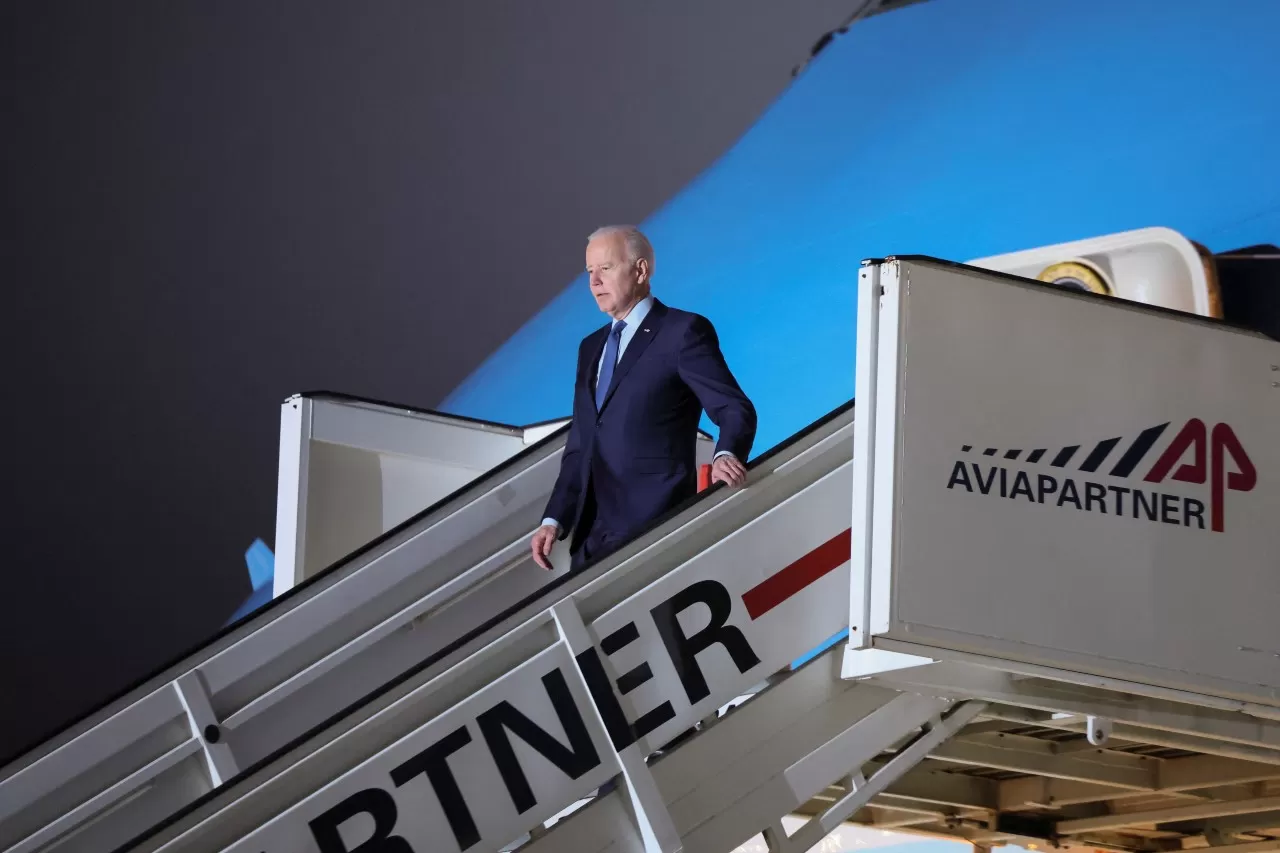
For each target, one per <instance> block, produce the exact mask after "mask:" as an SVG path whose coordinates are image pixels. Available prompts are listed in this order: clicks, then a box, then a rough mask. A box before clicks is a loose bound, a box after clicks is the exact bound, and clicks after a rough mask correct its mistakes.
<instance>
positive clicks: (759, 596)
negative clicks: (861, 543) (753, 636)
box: [742, 529, 853, 619]
mask: <svg viewBox="0 0 1280 853" xmlns="http://www.w3.org/2000/svg"><path fill="white" fill-rule="evenodd" d="M852 552H853V530H852V529H849V530H846V531H844V532H843V533H840V534H837V535H836V536H833V537H832V538H831V539H828V540H827V541H826V542H823V543H822V544H821V545H819V546H818V547H817V548H814V549H813V550H812V551H810V552H809V553H808V554H805V555H804V556H803V557H801V558H800V559H798V560H796V561H795V562H794V563H792V564H791V565H789V566H787V567H786V568H785V569H783V570H782V571H780V572H777V573H775V574H772V575H770V576H769V577H767V578H765V579H764V580H762V581H761V582H760V583H758V584H756V585H755V586H753V587H752V588H751V589H749V590H747V591H746V592H744V593H743V594H742V603H743V604H745V605H747V613H749V614H750V615H751V618H752V619H759V618H760V617H761V616H763V615H764V614H766V613H768V612H769V611H770V610H772V609H773V608H775V607H777V606H778V605H779V604H781V603H782V602H784V601H786V600H787V599H788V598H790V597H791V596H793V595H795V594H796V593H797V592H799V591H800V590H802V589H804V588H805V587H807V586H808V585H809V584H811V583H813V582H814V581H816V580H818V578H820V577H822V576H823V575H825V574H827V573H828V572H830V571H833V570H834V569H836V568H838V567H839V566H841V565H843V564H845V563H847V562H848V561H849V555H850V554H851V553H852Z"/></svg>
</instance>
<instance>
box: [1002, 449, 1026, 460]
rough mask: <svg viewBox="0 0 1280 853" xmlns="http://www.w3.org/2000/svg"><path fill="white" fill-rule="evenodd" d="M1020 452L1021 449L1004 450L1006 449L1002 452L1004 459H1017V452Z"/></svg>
mask: <svg viewBox="0 0 1280 853" xmlns="http://www.w3.org/2000/svg"><path fill="white" fill-rule="evenodd" d="M1020 453H1022V451H1021V450H1006V451H1005V452H1004V458H1005V459H1017V458H1018V454H1020Z"/></svg>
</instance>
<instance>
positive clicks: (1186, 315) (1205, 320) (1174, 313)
mask: <svg viewBox="0 0 1280 853" xmlns="http://www.w3.org/2000/svg"><path fill="white" fill-rule="evenodd" d="M886 261H923V262H924V263H928V264H934V265H936V266H940V267H950V268H952V269H958V270H964V271H965V272H974V273H980V274H982V275H986V276H991V277H993V278H1002V279H1005V280H1006V281H1011V282H1016V283H1018V284H1021V285H1031V286H1034V287H1042V288H1047V289H1049V290H1052V291H1053V292H1054V293H1061V294H1064V295H1066V296H1071V297H1075V298H1078V299H1096V300H1101V301H1104V302H1119V303H1120V304H1121V305H1127V306H1129V307H1132V308H1138V309H1141V310H1143V311H1149V312H1152V313H1155V314H1165V315H1167V316H1170V317H1177V318H1179V319H1182V320H1194V321H1196V322H1199V323H1202V324H1204V325H1209V326H1220V327H1222V328H1224V329H1229V330H1231V331H1235V332H1244V333H1245V334H1248V335H1253V336H1254V337H1258V338H1262V339H1263V340H1268V341H1274V340H1276V339H1275V338H1273V337H1271V336H1270V335H1268V334H1267V333H1266V332H1262V331H1259V330H1258V329H1254V328H1251V327H1249V326H1246V325H1244V324H1242V323H1235V322H1232V321H1230V320H1223V319H1220V318H1218V317H1206V316H1204V315H1203V314H1195V313H1192V312H1190V311H1179V310H1178V309H1177V308H1166V307H1165V306H1163V305H1152V304H1150V303H1148V302H1138V301H1137V300H1135V299H1125V298H1124V297H1121V296H1108V295H1106V294H1102V293H1093V292H1091V291H1087V290H1070V289H1068V288H1065V287H1060V286H1058V285H1056V284H1053V283H1052V282H1048V281H1040V279H1037V278H1026V277H1024V276H1020V275H1014V274H1013V273H1008V272H1001V271H999V270H989V269H986V268H985V267H975V266H973V265H971V264H962V263H960V262H959V261H944V260H942V259H941V258H934V257H931V256H929V255H890V256H889V257H887V258H885V259H884V260H883V261H875V262H873V264H878V263H884V262H886Z"/></svg>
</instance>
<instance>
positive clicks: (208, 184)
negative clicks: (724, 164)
mask: <svg viewBox="0 0 1280 853" xmlns="http://www.w3.org/2000/svg"><path fill="white" fill-rule="evenodd" d="M859 5H861V0H803V2H794V0H665V2H654V0H646V2H643V3H640V2H622V0H577V2H571V1H570V0H503V2H499V0H421V2H414V3H410V2H381V3H368V4H365V3H351V2H341V3H339V2H298V0H293V2H285V1H284V0H280V2H272V3H263V2H222V0H220V2H216V3H214V2H206V3H195V2H187V3H176V2H172V0H163V2H161V0H156V1H155V2H132V0H131V1H130V2H123V0H121V2H109V3H104V2H100V0H94V2H80V3H71V2H64V3H59V2H39V0H33V2H21V3H19V2H10V3H7V4H5V5H4V6H3V9H2V10H0V116H3V119H2V121H0V182H2V183H0V276H2V279H3V284H4V296H5V301H6V302H7V303H8V304H7V307H6V310H5V311H4V312H3V315H2V316H3V317H4V321H3V327H2V328H3V333H4V334H3V341H4V343H3V347H4V350H3V364H4V366H5V368H6V371H5V380H6V382H5V384H6V386H7V387H6V388H5V393H4V396H3V399H4V400H5V407H4V416H3V424H4V430H5V432H4V439H5V440H4V447H5V450H6V457H7V458H6V460H5V465H4V473H5V476H4V482H5V487H6V488H5V491H6V494H7V500H6V503H7V504H8V505H9V507H10V509H9V510H8V511H7V512H6V513H4V516H3V517H4V519H5V526H6V529H5V536H4V541H5V544H6V546H7V547H6V549H5V552H4V564H3V565H4V568H3V579H4V593H3V596H2V597H0V756H2V755H9V754H10V753H11V752H12V751H13V750H15V749H17V748H19V747H21V746H23V745H25V744H27V743H28V741H30V739H31V738H33V737H36V736H39V735H41V734H44V733H45V732H47V731H49V730H50V729H51V728H54V727H57V726H59V725H60V724H62V723H65V722H68V721H69V720H70V719H71V718H73V717H75V716H77V715H79V714H80V713H81V712H83V711H84V710H87V708H88V707H89V706H91V705H93V704H96V703H97V702H99V701H101V700H103V699H105V698H106V697H107V696H108V695H110V694H112V693H114V692H116V691H117V690H119V689H120V688H122V687H123V686H125V684H127V683H128V682H130V681H132V680H133V679H135V678H138V677H140V676H142V675H144V674H145V673H146V672H147V671H149V670H151V669H152V668H154V667H156V666H158V665H159V664H161V663H163V662H164V661H166V660H167V659H169V658H171V657H172V656H174V655H176V654H178V653H179V652H181V651H183V650H185V649H186V648H188V647H189V646H191V645H192V644H194V643H197V642H199V641H200V640H201V639H202V638H203V637H204V636H206V635H208V634H210V633H212V632H213V631H215V630H216V629H217V628H218V627H219V626H220V625H221V624H222V623H223V621H224V620H225V619H226V618H227V617H228V616H230V614H231V613H232V611H233V610H234V609H235V608H236V607H237V606H238V605H239V604H240V603H241V601H243V599H244V598H245V596H247V595H248V593H249V591H250V590H249V582H248V575H247V572H246V570H245V566H244V559H243V553H244V550H245V548H247V547H248V546H249V544H250V543H251V542H252V541H253V539H254V537H258V536H260V537H262V538H263V539H264V540H265V541H266V542H267V543H268V544H269V545H273V546H274V543H273V542H272V538H273V532H274V529H275V487H276V479H275V478H276V462H277V450H278V447H277V441H278V417H279V404H280V401H281V400H283V399H284V398H285V397H286V396H288V395H289V394H291V393H293V392H296V391H301V390H313V389H317V388H325V389H331V390H339V391H346V392H350V393H355V394H359V395H362V396H370V397H375V398H381V399H386V400H391V401H396V402H402V403H407V404H413V405H418V406H428V407H430V406H435V405H437V404H438V403H439V402H440V400H441V399H442V398H443V397H444V396H445V395H446V394H447V393H448V392H449V391H450V390H452V389H453V387H454V386H455V385H456V384H457V383H458V382H459V381H460V380H461V379H463V378H464V377H465V376H466V375H467V374H468V373H469V372H470V371H471V370H472V369H473V368H474V367H475V366H476V365H477V364H478V363H479V362H480V361H481V360H482V359H483V358H484V357H485V356H486V355H487V354H488V353H490V352H491V351H492V350H493V349H494V348H495V347H497V346H498V345H499V344H500V343H501V342H502V341H504V340H505V339H506V338H507V337H508V336H510V335H511V334H512V333H513V332H514V331H515V330H516V329H517V328H519V326H520V325H521V324H522V323H523V322H524V321H525V320H526V319H528V318H529V317H530V316H531V315H532V314H533V313H534V312H535V311H536V310H537V309H539V308H540V307H541V306H542V305H543V304H545V302H546V301H547V300H548V299H549V298H550V297H551V296H553V295H554V294H555V293H557V292H558V291H560V290H561V289H562V288H563V287H564V286H565V285H566V284H567V283H568V282H569V280H570V279H571V278H572V277H573V276H574V275H576V274H577V272H578V271H579V270H580V269H581V267H582V249H583V246H584V238H585V235H586V234H587V233H588V232H589V231H590V230H591V229H593V228H595V227H596V226H598V225H601V224H606V223H611V222H635V221H639V220H641V219H643V218H644V217H645V216H646V215H648V214H649V213H650V212H652V211H653V210H654V209H655V208H656V207H658V206H659V205H661V204H662V202H663V201H665V200H666V199H667V198H669V197H670V196H671V195H673V194H674V193H675V192H677V191H678V190H679V189H680V188H681V187H682V186H683V185H685V184H686V183H687V182H689V181H690V180H691V179H693V178H694V177H696V176H697V174H698V173H699V172H700V171H701V170H702V169H703V168H704V167H706V166H707V165H708V164H709V163H710V162H711V161H712V160H714V159H715V158H716V157H717V156H718V155H719V154H720V153H721V152H722V151H724V150H725V149H726V148H727V147H728V146H729V145H731V144H732V143H733V141H734V140H735V139H736V138H737V136H738V135H739V134H740V133H742V131H744V130H745V129H746V128H747V127H748V126H749V125H750V124H751V122H752V121H753V120H754V119H755V118H756V117H757V116H758V115H759V114H760V112H761V111H762V110H763V109H765V108H766V107H767V105H768V104H769V103H770V102H771V101H772V100H773V99H774V98H775V97H776V96H777V95H778V94H779V93H780V92H781V91H782V89H783V88H784V87H785V86H786V85H787V83H788V81H789V80H790V73H791V69H792V68H793V66H795V65H796V64H797V63H799V62H801V61H802V60H803V59H804V58H805V57H806V56H807V55H808V51H809V48H810V47H811V45H812V44H813V43H814V42H815V40H817V39H818V38H819V37H820V36H821V35H822V34H823V33H824V32H826V31H827V30H829V29H830V28H832V27H834V26H836V25H838V24H839V23H841V22H842V21H843V20H844V19H845V18H846V17H847V16H848V15H849V14H850V13H851V12H852V11H854V9H855V8H856V6H859ZM715 254H716V247H715V246H708V247H707V260H708V263H714V262H715ZM584 298H586V297H585V294H584ZM550 381H554V377H552V378H550ZM566 381H567V380H566Z"/></svg>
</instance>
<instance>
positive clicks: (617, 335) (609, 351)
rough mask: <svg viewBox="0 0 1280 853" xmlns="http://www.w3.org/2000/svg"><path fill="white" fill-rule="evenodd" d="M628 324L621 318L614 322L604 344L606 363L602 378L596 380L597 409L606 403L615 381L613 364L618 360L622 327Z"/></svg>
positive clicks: (602, 366) (601, 374) (601, 369)
mask: <svg viewBox="0 0 1280 853" xmlns="http://www.w3.org/2000/svg"><path fill="white" fill-rule="evenodd" d="M626 325H627V324H626V323H624V322H622V321H621V320H619V321H618V322H616V323H614V324H613V331H611V332H609V341H608V342H607V343H606V344H605V345H604V364H602V365H600V378H599V379H597V380H596V411H599V410H600V407H601V406H603V405H604V397H605V395H606V394H608V393H609V383H610V382H612V381H613V366H614V365H615V364H616V363H617V361H618V342H619V341H621V340H622V329H623V328H624V327H625V326H626Z"/></svg>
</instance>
